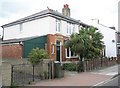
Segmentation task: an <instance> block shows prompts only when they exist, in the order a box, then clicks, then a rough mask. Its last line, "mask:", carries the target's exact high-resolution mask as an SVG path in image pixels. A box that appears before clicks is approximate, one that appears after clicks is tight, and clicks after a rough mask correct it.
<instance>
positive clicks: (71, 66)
mask: <svg viewBox="0 0 120 88" xmlns="http://www.w3.org/2000/svg"><path fill="white" fill-rule="evenodd" d="M76 66H77V65H76V63H65V64H63V68H64V70H68V71H76V70H77V69H76Z"/></svg>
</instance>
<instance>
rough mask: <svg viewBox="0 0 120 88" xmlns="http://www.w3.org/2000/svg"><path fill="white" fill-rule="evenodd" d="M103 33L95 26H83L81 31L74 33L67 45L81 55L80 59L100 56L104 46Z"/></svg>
mask: <svg viewBox="0 0 120 88" xmlns="http://www.w3.org/2000/svg"><path fill="white" fill-rule="evenodd" d="M102 39H103V35H102V34H101V33H100V32H99V31H97V30H96V28H94V27H92V26H91V27H89V28H84V27H81V29H80V30H79V33H74V34H72V35H71V36H70V39H69V40H68V41H67V42H66V43H65V47H66V48H69V47H70V49H71V51H73V52H75V53H76V54H78V56H79V60H80V61H83V58H84V59H95V58H97V57H99V56H100V53H101V50H102V49H103V47H104V43H103V41H102Z"/></svg>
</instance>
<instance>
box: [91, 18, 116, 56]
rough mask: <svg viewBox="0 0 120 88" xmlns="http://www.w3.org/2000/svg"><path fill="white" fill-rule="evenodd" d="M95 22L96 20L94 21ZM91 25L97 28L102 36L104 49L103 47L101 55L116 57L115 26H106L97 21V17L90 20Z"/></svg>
mask: <svg viewBox="0 0 120 88" xmlns="http://www.w3.org/2000/svg"><path fill="white" fill-rule="evenodd" d="M95 20H96V21H97V22H96V21H95ZM91 25H92V26H94V27H96V28H98V31H100V32H101V33H102V34H103V36H104V38H103V42H104V45H105V47H104V49H103V57H108V58H109V57H117V47H116V44H117V40H116V30H115V27H107V26H105V25H103V24H101V23H100V22H99V20H98V19H94V21H93V20H92V22H91Z"/></svg>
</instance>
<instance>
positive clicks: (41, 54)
mask: <svg viewBox="0 0 120 88" xmlns="http://www.w3.org/2000/svg"><path fill="white" fill-rule="evenodd" d="M43 59H49V55H48V54H47V52H46V51H45V50H44V49H39V48H35V49H33V50H31V52H30V53H29V55H28V61H30V62H31V63H32V64H33V65H36V64H38V63H39V62H40V61H41V60H43Z"/></svg>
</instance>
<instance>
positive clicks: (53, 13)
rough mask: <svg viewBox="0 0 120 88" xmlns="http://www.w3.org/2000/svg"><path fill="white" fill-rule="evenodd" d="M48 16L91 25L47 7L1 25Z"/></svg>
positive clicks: (11, 24) (7, 25) (6, 25)
mask: <svg viewBox="0 0 120 88" xmlns="http://www.w3.org/2000/svg"><path fill="white" fill-rule="evenodd" d="M47 16H51V17H54V18H58V19H61V20H65V21H68V22H71V23H77V24H80V25H83V26H89V25H87V24H85V23H83V22H80V21H79V20H76V19H73V18H71V17H68V16H64V15H62V14H61V13H59V12H57V11H55V10H52V9H46V10H43V11H41V12H38V13H35V14H33V15H30V16H27V17H25V18H22V19H19V20H16V21H14V22H11V23H8V24H5V25H2V26H1V27H2V28H4V27H9V26H13V25H16V24H20V23H24V22H28V21H32V20H35V19H39V18H43V17H47Z"/></svg>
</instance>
